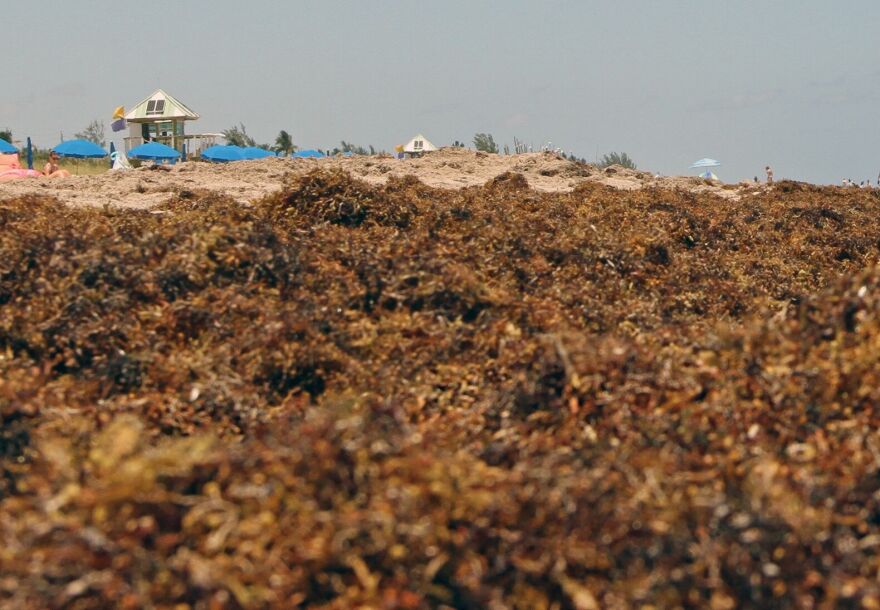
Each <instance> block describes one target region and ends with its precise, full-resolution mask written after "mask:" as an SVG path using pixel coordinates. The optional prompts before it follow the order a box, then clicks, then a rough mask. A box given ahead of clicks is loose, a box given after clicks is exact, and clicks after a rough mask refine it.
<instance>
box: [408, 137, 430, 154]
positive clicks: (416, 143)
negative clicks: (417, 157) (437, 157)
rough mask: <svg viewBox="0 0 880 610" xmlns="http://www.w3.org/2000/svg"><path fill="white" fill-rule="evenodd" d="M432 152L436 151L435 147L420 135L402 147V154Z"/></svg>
mask: <svg viewBox="0 0 880 610" xmlns="http://www.w3.org/2000/svg"><path fill="white" fill-rule="evenodd" d="M434 150H437V147H436V146H434V145H433V144H431V142H430V140H428V138H426V137H425V136H423V135H422V134H418V135H417V136H416V137H414V138H413V139H412V140H410V141H409V142H407V143H406V145H405V146H404V147H403V152H408V153H414V152H431V151H434Z"/></svg>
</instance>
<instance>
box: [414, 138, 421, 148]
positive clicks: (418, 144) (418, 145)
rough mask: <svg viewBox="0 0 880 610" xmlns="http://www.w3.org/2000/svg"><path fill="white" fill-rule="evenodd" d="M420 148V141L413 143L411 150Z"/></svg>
mask: <svg viewBox="0 0 880 610" xmlns="http://www.w3.org/2000/svg"><path fill="white" fill-rule="evenodd" d="M421 147H422V141H421V140H416V141H415V142H413V148H421Z"/></svg>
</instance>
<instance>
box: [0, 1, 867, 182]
mask: <svg viewBox="0 0 880 610" xmlns="http://www.w3.org/2000/svg"><path fill="white" fill-rule="evenodd" d="M3 4H4V6H3V9H2V11H0V14H2V22H3V24H4V27H3V28H2V30H3V36H4V39H5V42H6V44H5V45H4V46H5V49H6V51H5V53H4V55H5V56H6V60H5V68H4V76H3V78H2V82H3V86H2V88H0V128H2V127H9V128H11V129H12V130H13V133H14V135H15V136H16V137H17V138H18V137H22V136H27V135H30V136H31V137H32V138H33V139H34V140H35V142H36V143H37V144H38V145H40V146H49V145H54V144H56V143H57V142H58V139H59V133H60V132H61V131H63V132H64V134H65V136H66V137H70V136H72V135H73V133H74V132H76V131H80V130H82V128H84V127H85V126H86V125H87V124H88V123H89V122H90V121H91V120H92V119H95V118H99V119H102V120H104V121H105V123H107V133H108V134H109V133H110V130H109V122H110V114H111V113H112V111H113V108H114V107H116V106H118V105H122V104H124V105H125V106H126V108H129V107H131V106H133V105H134V104H136V103H137V102H139V101H140V100H141V99H143V98H145V97H146V96H148V95H149V94H151V93H152V92H153V91H154V90H155V89H157V88H159V87H161V88H163V89H165V90H166V91H168V92H169V93H170V94H171V95H174V96H176V97H177V98H179V99H180V100H181V101H182V102H184V103H185V104H187V105H189V106H190V107H191V108H193V109H194V110H195V111H196V112H198V113H200V114H201V116H202V118H201V120H199V121H197V122H196V123H195V124H192V123H191V124H190V126H189V127H188V131H190V132H195V131H198V132H213V131H220V130H223V129H225V128H227V127H230V126H232V125H234V124H237V123H239V122H242V123H244V125H245V126H246V127H247V131H248V133H249V134H251V135H252V136H254V137H255V138H256V139H257V141H258V142H271V141H273V140H274V138H275V136H276V135H277V134H278V131H279V130H280V129H286V130H287V131H289V132H291V133H292V134H293V136H294V141H295V143H296V144H297V145H300V146H303V147H320V148H326V147H332V146H334V145H336V144H337V143H338V142H339V140H341V139H345V140H346V141H350V142H354V143H356V144H361V145H367V144H373V145H374V146H376V147H377V148H385V149H391V147H393V146H394V145H395V144H398V143H403V142H405V141H406V140H408V139H409V138H410V137H411V136H413V135H415V133H416V132H423V133H424V134H425V135H426V136H427V137H428V138H429V139H431V140H432V141H433V142H434V143H435V144H438V145H444V144H450V143H452V141H453V140H455V139H459V140H464V141H466V142H467V143H468V144H469V145H470V144H471V140H472V138H473V135H474V133H475V132H489V133H492V134H493V135H494V137H495V140H496V141H497V142H498V143H499V145H503V144H505V143H509V144H511V145H512V143H513V138H514V136H516V137H518V138H519V139H520V140H524V141H526V142H529V143H533V144H534V145H535V146H536V147H538V146H540V145H541V144H542V143H543V142H546V141H548V140H549V141H552V142H553V144H554V146H559V147H561V148H563V149H565V150H567V151H572V152H575V153H576V154H578V155H580V156H584V157H587V158H588V159H593V158H595V157H596V155H597V154H600V155H601V154H602V153H605V152H608V151H612V150H620V151H625V152H627V153H628V154H629V155H630V156H631V157H633V158H634V159H635V160H636V162H637V163H638V164H639V166H640V167H644V168H646V169H650V170H654V171H659V172H661V173H663V174H682V173H688V171H689V170H688V169H687V167H688V165H690V163H691V162H693V161H695V160H696V159H699V158H701V157H713V158H716V159H719V160H721V161H722V163H723V166H722V167H721V168H720V169H719V170H718V173H719V175H720V176H721V178H723V179H725V180H730V181H733V180H737V179H742V178H750V177H752V176H754V175H756V174H758V175H760V174H761V172H762V169H763V167H764V165H765V164H767V163H769V164H771V165H772V166H773V167H774V169H775V172H776V176H777V177H792V178H797V179H803V180H809V181H813V182H839V181H840V179H841V178H844V177H849V178H852V179H854V180H857V181H859V180H862V179H865V178H869V177H870V178H872V179H876V178H877V175H878V172H880V154H878V146H880V142H878V141H880V128H878V124H880V117H878V114H880V42H878V40H880V2H877V0H847V1H843V2H832V1H831V0H788V1H775V2H774V1H769V2H768V1H767V0H762V1H757V0H732V1H729V2H723V3H722V2H711V1H707V0H703V1H690V0H687V1H675V0H630V1H629V2H607V1H605V2H594V1H592V0H571V1H565V0H540V1H539V0H534V1H531V2H529V1H525V0H505V1H501V0H498V1H493V2H489V1H480V0H443V1H441V2H425V1H415V0H394V1H392V0H388V1H383V0H358V1H334V0H325V1H323V2H322V1H308V2H305V1H287V0H276V1H272V2H270V1H260V0H246V1H243V0H234V1H233V0H211V1H204V2H201V1H200V2H196V1H194V0H190V1H184V0H176V1H170V0H150V1H142V2H129V1H126V0H115V1H112V2H111V1H100V0H76V1H75V2H70V1H63V2H62V1H44V2H42V3H33V2H12V1H10V0H8V1H5V2H4V3H3Z"/></svg>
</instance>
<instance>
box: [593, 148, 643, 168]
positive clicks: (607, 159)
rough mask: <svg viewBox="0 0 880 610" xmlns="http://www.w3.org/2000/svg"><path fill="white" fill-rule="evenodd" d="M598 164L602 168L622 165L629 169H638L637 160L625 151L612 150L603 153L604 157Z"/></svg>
mask: <svg viewBox="0 0 880 610" xmlns="http://www.w3.org/2000/svg"><path fill="white" fill-rule="evenodd" d="M596 165H598V166H599V167H602V168H605V167H609V166H611V165H620V166H621V167H625V168H627V169H636V163H635V161H633V160H632V159H631V158H630V156H629V155H628V154H626V153H625V152H620V153H618V152H611V153H608V154H606V155H602V158H601V159H600V160H599V162H598V163H597V164H596Z"/></svg>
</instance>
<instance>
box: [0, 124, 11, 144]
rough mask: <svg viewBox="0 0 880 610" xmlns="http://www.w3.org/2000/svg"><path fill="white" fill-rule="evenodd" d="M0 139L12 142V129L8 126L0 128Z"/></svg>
mask: <svg viewBox="0 0 880 610" xmlns="http://www.w3.org/2000/svg"><path fill="white" fill-rule="evenodd" d="M0 140H6V141H7V142H10V143H11V142H12V130H11V129H9V128H8V127H7V128H6V129H2V130H0Z"/></svg>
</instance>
